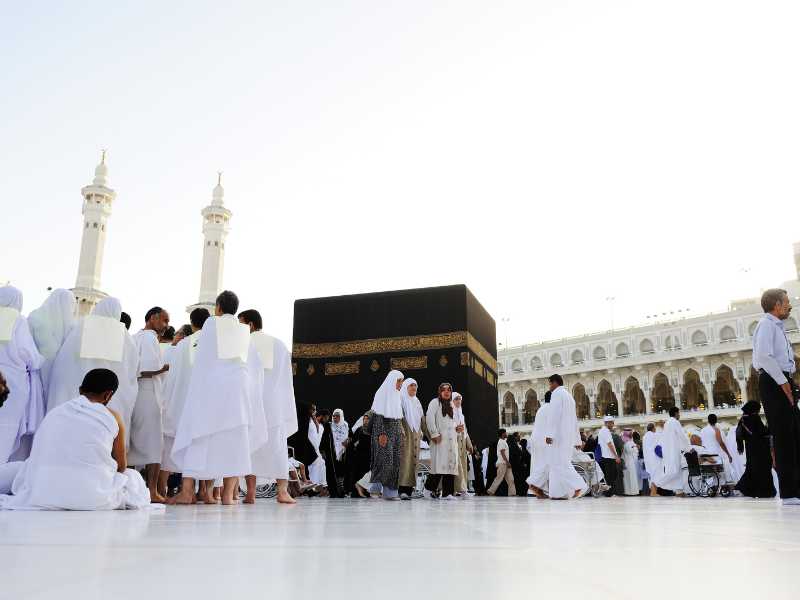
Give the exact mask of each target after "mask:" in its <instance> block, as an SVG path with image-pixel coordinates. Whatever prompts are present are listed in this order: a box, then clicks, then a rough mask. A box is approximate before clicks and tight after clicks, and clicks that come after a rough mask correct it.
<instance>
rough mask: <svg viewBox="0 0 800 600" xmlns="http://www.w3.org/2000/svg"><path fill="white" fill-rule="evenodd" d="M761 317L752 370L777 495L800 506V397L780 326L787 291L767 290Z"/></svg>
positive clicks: (787, 304)
mask: <svg viewBox="0 0 800 600" xmlns="http://www.w3.org/2000/svg"><path fill="white" fill-rule="evenodd" d="M761 308H762V309H763V310H764V313H765V314H764V316H763V317H762V318H761V320H760V321H759V322H758V327H756V330H755V332H754V333H753V368H755V369H756V370H757V371H758V391H759V392H760V393H761V401H762V403H763V404H764V413H765V414H766V417H767V424H768V425H769V430H770V433H772V444H773V447H774V449H775V470H776V471H777V472H778V483H779V485H780V495H781V498H782V499H783V504H784V505H785V506H793V505H795V506H800V498H799V497H798V496H800V411H799V410H798V407H797V399H798V397H800V393H798V389H797V386H796V385H795V384H794V380H793V376H794V372H795V362H794V352H793V351H792V345H791V344H790V343H789V339H788V338H787V337H786V331H785V330H784V327H783V323H784V321H785V320H786V319H787V318H788V317H789V313H791V312H792V304H791V302H790V301H789V296H788V294H787V293H786V290H781V289H769V290H767V291H766V292H764V294H763V295H762V296H761Z"/></svg>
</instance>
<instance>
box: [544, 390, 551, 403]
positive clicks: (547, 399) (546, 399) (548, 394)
mask: <svg viewBox="0 0 800 600" xmlns="http://www.w3.org/2000/svg"><path fill="white" fill-rule="evenodd" d="M552 397H553V392H551V391H550V390H547V391H546V392H545V393H544V401H545V402H550V398H552Z"/></svg>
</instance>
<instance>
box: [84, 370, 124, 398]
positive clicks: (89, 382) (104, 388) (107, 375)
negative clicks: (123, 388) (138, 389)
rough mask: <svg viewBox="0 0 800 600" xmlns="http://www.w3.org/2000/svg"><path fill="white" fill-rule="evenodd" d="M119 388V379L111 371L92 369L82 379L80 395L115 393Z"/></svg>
mask: <svg viewBox="0 0 800 600" xmlns="http://www.w3.org/2000/svg"><path fill="white" fill-rule="evenodd" d="M118 387H119V379H118V378H117V375H116V373H114V371H112V370H111V369H92V370H91V371H89V372H88V373H87V374H86V376H85V377H84V378H83V383H81V387H80V390H79V391H80V392H81V393H82V394H102V393H104V392H116V391H117V388H118Z"/></svg>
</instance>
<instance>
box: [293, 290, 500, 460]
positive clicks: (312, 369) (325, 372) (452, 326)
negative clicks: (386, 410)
mask: <svg viewBox="0 0 800 600" xmlns="http://www.w3.org/2000/svg"><path fill="white" fill-rule="evenodd" d="M495 335H496V330H495V322H494V319H492V317H491V316H490V315H489V313H488V312H486V310H485V309H484V308H483V306H481V304H480V303H479V302H478V300H477V299H476V298H475V296H473V295H472V293H471V292H470V291H469V290H468V289H467V286H465V285H451V286H443V287H433V288H421V289H413V290H401V291H391V292H377V293H370V294H355V295H349V296H333V297H327V298H310V299H304V300H296V301H295V303H294V334H293V344H292V369H293V372H294V389H295V396H296V398H297V402H298V403H304V404H315V405H316V406H317V408H327V409H329V410H331V411H333V410H334V409H336V408H341V409H342V410H343V411H344V413H345V417H346V419H347V420H348V421H349V422H350V423H351V424H352V423H354V422H355V421H356V420H357V419H358V418H359V417H360V416H361V415H363V414H364V413H365V412H366V411H368V410H369V408H370V406H371V405H372V399H373V396H374V394H375V391H376V390H377V389H378V387H379V386H380V384H381V383H382V382H383V380H384V379H385V377H386V375H387V374H388V373H389V371H390V370H391V369H398V370H400V371H402V372H403V374H404V375H405V376H406V377H413V378H414V379H415V380H416V381H417V383H418V384H419V390H418V392H417V397H418V398H419V400H420V402H421V403H422V408H423V410H426V409H427V407H428V403H429V402H430V400H431V399H433V398H434V397H436V394H437V390H438V387H439V384H440V383H443V382H447V383H450V384H452V385H453V390H454V391H457V392H459V393H460V394H461V395H462V396H463V397H464V416H465V418H466V422H467V430H468V432H469V434H470V438H471V439H472V441H473V443H475V444H478V445H480V446H484V445H487V444H489V443H490V442H493V441H494V440H495V439H496V438H497V428H498V426H499V423H498V422H499V416H498V408H497V345H496V343H495Z"/></svg>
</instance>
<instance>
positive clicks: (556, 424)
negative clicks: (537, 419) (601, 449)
mask: <svg viewBox="0 0 800 600" xmlns="http://www.w3.org/2000/svg"><path fill="white" fill-rule="evenodd" d="M549 381H550V391H551V392H552V395H551V397H550V410H549V411H548V413H547V428H546V429H545V443H546V444H547V445H548V446H549V449H550V452H549V456H548V463H549V467H550V473H549V477H548V496H550V498H553V499H569V498H579V497H580V496H582V495H583V494H585V493H586V492H587V491H588V489H589V487H588V486H587V485H586V482H585V481H584V480H583V477H581V476H580V474H579V473H578V471H576V470H575V467H573V466H572V452H573V450H574V449H575V448H576V447H577V448H580V447H581V446H582V445H583V442H582V440H581V434H580V431H578V416H577V413H576V411H575V399H574V398H573V397H572V394H570V393H569V392H568V391H567V390H566V388H565V387H564V380H563V379H562V378H561V376H560V375H557V374H554V375H551V376H550V377H549Z"/></svg>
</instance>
